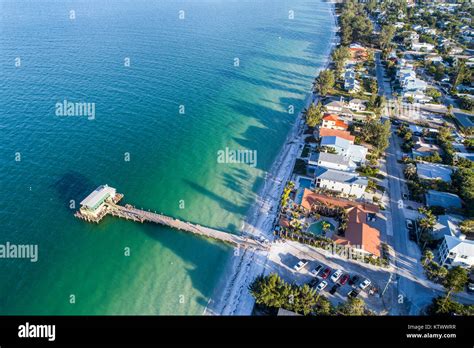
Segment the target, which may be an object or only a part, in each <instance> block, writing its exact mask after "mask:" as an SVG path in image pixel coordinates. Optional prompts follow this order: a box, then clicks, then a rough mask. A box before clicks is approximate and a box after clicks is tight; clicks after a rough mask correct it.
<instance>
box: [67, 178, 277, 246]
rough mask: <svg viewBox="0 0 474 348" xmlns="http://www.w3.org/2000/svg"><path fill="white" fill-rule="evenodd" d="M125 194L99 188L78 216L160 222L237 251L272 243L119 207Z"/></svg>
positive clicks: (96, 221)
mask: <svg viewBox="0 0 474 348" xmlns="http://www.w3.org/2000/svg"><path fill="white" fill-rule="evenodd" d="M122 198H123V194H120V193H117V192H116V190H115V189H114V188H111V187H109V186H107V185H103V186H99V187H98V188H97V189H96V190H95V191H93V192H92V193H91V194H90V195H89V196H87V197H86V198H85V199H84V200H83V201H82V202H81V208H80V209H79V211H78V212H76V213H75V214H74V215H75V216H76V217H77V218H80V219H82V220H85V221H87V222H95V223H99V222H100V221H101V220H102V219H103V218H104V217H105V216H106V215H111V216H115V217H119V218H122V219H126V220H131V221H135V222H139V223H156V224H159V225H162V226H167V227H171V228H173V229H176V230H180V231H185V232H190V233H193V234H195V235H199V236H202V237H206V238H211V239H214V240H218V241H221V242H224V243H227V244H231V245H233V246H236V247H237V248H254V249H262V250H266V249H268V248H269V245H268V243H265V242H264V241H260V240H257V239H255V238H253V237H252V236H246V235H235V234H231V233H228V232H224V231H219V230H216V229H213V228H209V227H205V226H201V225H199V224H194V223H191V222H187V221H182V220H179V219H175V218H173V217H170V216H166V215H163V214H159V213H156V212H151V211H146V210H143V209H137V208H135V207H134V206H132V205H130V204H126V205H124V206H123V205H119V204H118V202H119V201H120V200H121V199H122Z"/></svg>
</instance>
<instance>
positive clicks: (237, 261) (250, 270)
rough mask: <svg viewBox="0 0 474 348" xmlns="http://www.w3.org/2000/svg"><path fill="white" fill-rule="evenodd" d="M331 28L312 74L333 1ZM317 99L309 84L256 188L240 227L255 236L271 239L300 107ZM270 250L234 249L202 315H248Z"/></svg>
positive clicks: (300, 124)
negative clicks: (252, 288) (254, 287)
mask: <svg viewBox="0 0 474 348" xmlns="http://www.w3.org/2000/svg"><path fill="white" fill-rule="evenodd" d="M330 11H331V19H332V22H333V28H332V31H331V40H330V44H329V46H328V49H327V51H326V52H325V61H323V64H322V65H321V67H320V68H319V69H317V71H316V72H315V78H316V77H317V75H318V74H319V72H320V71H321V70H324V69H327V68H328V66H329V64H330V61H331V58H330V56H331V52H332V50H333V49H334V48H335V47H336V45H337V43H338V36H337V34H336V33H337V28H338V26H337V17H336V11H335V5H334V4H333V3H331V7H330ZM318 99H319V96H317V95H315V94H314V93H313V88H311V90H310V91H309V93H308V94H307V95H306V99H305V104H304V107H303V109H302V110H301V111H300V112H299V113H298V116H297V117H296V119H295V121H294V124H293V125H292V126H291V128H290V130H289V132H288V134H287V136H286V138H285V141H284V143H283V144H282V146H281V149H280V151H279V152H278V154H277V156H276V158H275V160H274V161H273V164H272V166H271V168H270V170H269V171H268V172H267V173H266V175H265V180H264V183H263V185H262V186H261V187H260V188H259V190H258V193H257V197H256V201H255V202H254V203H253V205H252V207H251V208H250V209H249V211H248V213H247V217H246V219H245V221H244V222H243V225H242V228H241V230H245V232H246V233H248V234H251V235H254V236H256V237H261V236H262V237H264V238H266V239H268V240H270V241H271V242H273V240H274V236H273V233H272V227H273V224H274V221H275V219H276V217H277V213H278V206H279V201H280V197H281V193H282V192H283V189H284V186H285V184H286V183H287V181H288V180H290V179H291V174H292V172H293V168H294V165H295V162H296V158H297V155H298V152H299V151H300V149H301V146H302V145H303V146H304V138H303V132H304V118H303V111H304V110H305V109H307V108H308V107H309V106H310V105H311V103H312V102H315V101H317V100H318ZM270 253H271V251H259V250H250V249H246V250H237V249H234V256H232V257H231V259H230V260H229V261H228V263H227V264H226V265H225V267H224V272H223V275H222V276H221V278H220V280H219V282H218V283H217V285H216V287H215V289H214V291H213V295H212V297H211V298H210V299H209V301H208V304H207V306H206V308H205V309H204V312H203V314H204V315H251V314H252V310H253V307H254V300H253V297H252V296H251V294H250V292H249V291H248V286H249V285H250V284H251V283H252V282H253V280H254V279H255V278H256V277H257V276H259V275H261V274H264V273H265V272H266V270H267V269H268V267H267V262H268V260H269V255H270Z"/></svg>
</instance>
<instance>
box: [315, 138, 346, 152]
mask: <svg viewBox="0 0 474 348" xmlns="http://www.w3.org/2000/svg"><path fill="white" fill-rule="evenodd" d="M352 143H353V142H351V141H350V140H347V139H344V138H341V137H338V136H325V137H321V146H325V147H332V148H333V149H334V150H336V153H338V154H340V155H345V154H346V152H347V149H348V148H349V146H350V145H352Z"/></svg>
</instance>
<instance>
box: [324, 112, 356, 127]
mask: <svg viewBox="0 0 474 348" xmlns="http://www.w3.org/2000/svg"><path fill="white" fill-rule="evenodd" d="M348 127H349V126H348V125H347V124H346V123H345V122H344V121H342V120H341V119H339V117H338V116H337V115H334V114H328V115H325V116H324V117H323V123H322V125H321V128H330V129H338V130H342V131H345V130H347V128H348Z"/></svg>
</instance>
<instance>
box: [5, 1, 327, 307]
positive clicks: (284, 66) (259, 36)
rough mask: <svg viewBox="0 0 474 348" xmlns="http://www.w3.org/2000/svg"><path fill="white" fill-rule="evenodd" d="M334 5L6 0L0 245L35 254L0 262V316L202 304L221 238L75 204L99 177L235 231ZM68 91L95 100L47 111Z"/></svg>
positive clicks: (307, 75) (149, 202)
mask: <svg viewBox="0 0 474 348" xmlns="http://www.w3.org/2000/svg"><path fill="white" fill-rule="evenodd" d="M330 8H331V5H330V4H328V3H326V2H322V1H317V0H315V1H310V0H292V1H278V0H257V1H224V0H222V1H218V0H207V1H198V0H194V1H135V0H134V1H119V0H117V1H105V0H93V1H92V0H90V1H4V0H0V244H3V243H5V242H7V241H9V242H10V243H16V244H37V245H38V247H39V260H38V262H36V263H32V262H30V261H28V260H13V259H0V314H201V313H202V312H203V310H204V308H205V306H206V304H207V302H208V300H209V297H210V296H211V294H212V293H213V290H214V287H215V285H216V284H217V282H218V280H219V278H220V277H221V275H222V272H223V269H224V265H225V264H226V263H227V261H228V260H229V258H231V257H232V255H233V253H232V251H231V249H230V248H229V247H227V246H225V245H222V244H220V243H217V242H212V241H209V240H205V239H201V238H198V237H196V236H193V235H190V234H187V233H183V232H178V231H174V230H170V229H167V228H163V227H160V226H157V225H146V224H145V225H141V224H137V223H133V222H127V221H123V220H119V219H117V218H112V217H107V218H106V219H105V220H104V221H102V222H101V223H100V224H99V225H92V224H87V223H85V222H83V221H80V220H78V219H76V218H74V217H73V213H74V210H73V209H70V207H69V204H70V201H71V200H74V201H75V202H80V200H81V199H82V198H84V197H85V196H86V195H87V194H88V193H89V192H90V191H92V190H93V189H94V188H95V187H97V186H98V185H100V184H109V185H110V186H114V187H116V188H117V190H118V191H119V192H122V193H124V194H125V199H124V200H125V202H129V203H132V204H134V205H136V206H137V207H143V208H147V209H148V208H149V209H152V210H156V211H159V212H163V213H165V214H168V215H172V216H175V217H179V218H182V219H186V220H190V221H193V222H196V223H200V224H202V225H207V226H210V227H215V228H219V229H223V230H226V231H229V232H232V233H238V232H239V230H240V227H241V225H242V221H243V220H244V219H245V216H246V214H247V212H248V210H249V208H250V206H251V204H252V203H253V201H254V198H255V193H256V192H257V191H258V188H259V186H260V184H261V183H262V178H263V176H264V175H265V171H267V170H269V168H270V166H271V164H272V162H273V160H274V158H275V157H276V155H277V154H278V152H279V150H280V148H281V146H282V144H283V142H284V139H285V137H286V135H287V133H288V131H289V129H290V126H291V125H292V123H293V122H294V120H295V118H296V115H297V112H298V110H299V109H300V108H301V107H302V105H303V104H304V99H305V96H306V92H307V91H308V89H309V88H310V86H311V82H312V80H313V76H314V74H315V72H316V71H317V69H318V68H320V67H321V66H322V65H323V63H324V61H325V58H326V57H325V55H326V53H327V50H328V47H329V45H330V41H331V35H332V34H331V33H332V30H333V20H332V17H331V11H330ZM180 10H184V16H185V19H184V20H180V19H179V14H180V12H179V11H180ZM70 11H74V14H75V19H70V14H71V12H70ZM289 11H293V13H294V19H289V18H288V17H289V14H290V12H289ZM18 58H19V59H18ZM127 58H129V60H130V66H129V67H127V66H124V61H125V59H127ZM235 58H238V59H239V60H240V66H238V67H235V66H234V60H235ZM17 62H20V66H19V67H17V66H15V63H17ZM65 99H66V100H69V101H72V102H89V103H95V119H94V120H87V119H86V118H85V117H59V116H56V115H55V104H56V103H57V102H62V101H63V100H65ZM180 105H184V107H185V113H184V114H180V113H179V110H180ZM290 105H293V106H294V107H295V113H294V114H289V113H288V107H289V106H290ZM226 147H228V148H229V149H250V150H257V154H258V157H257V158H258V162H257V166H256V167H255V168H254V167H251V166H248V165H245V164H219V163H217V160H216V158H217V151H219V150H222V149H225V148H226ZM126 153H128V154H129V156H130V161H128V162H127V161H125V160H124V157H125V156H126ZM16 155H17V157H18V155H19V156H21V160H20V161H15V156H16ZM180 201H182V202H184V209H181V207H180ZM125 248H130V256H125V255H124V249H125ZM71 294H73V295H74V296H75V303H74V304H71V303H70V301H69V300H70V295H71Z"/></svg>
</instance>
